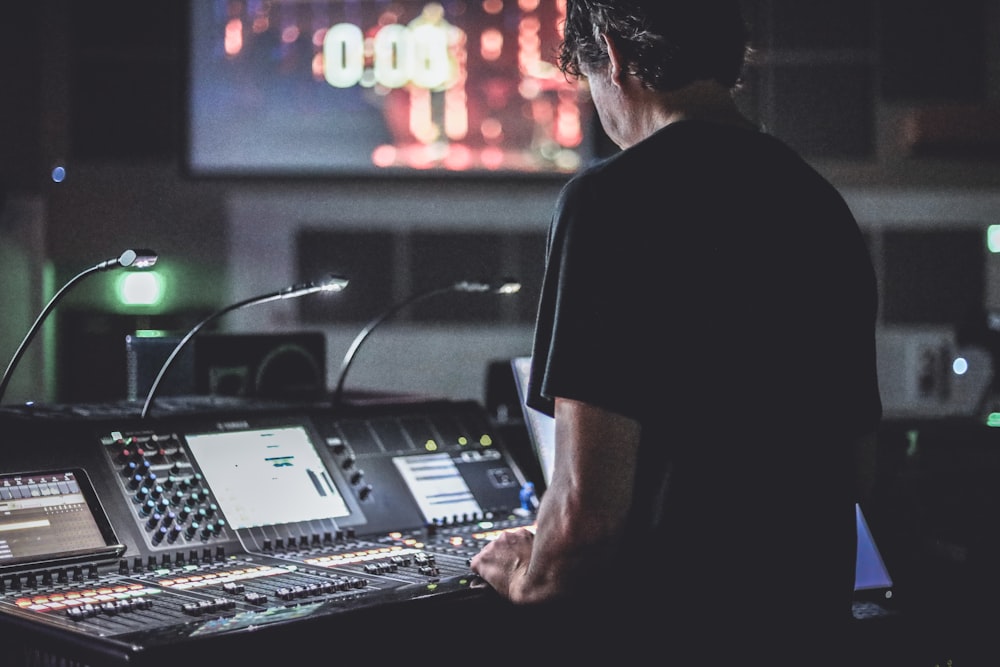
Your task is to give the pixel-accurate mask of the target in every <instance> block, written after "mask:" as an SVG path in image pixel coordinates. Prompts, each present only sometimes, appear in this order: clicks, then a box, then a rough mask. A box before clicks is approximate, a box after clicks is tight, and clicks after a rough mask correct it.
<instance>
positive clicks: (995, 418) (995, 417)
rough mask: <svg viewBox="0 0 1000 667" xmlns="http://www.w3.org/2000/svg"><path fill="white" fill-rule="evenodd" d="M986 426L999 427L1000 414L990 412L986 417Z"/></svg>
mask: <svg viewBox="0 0 1000 667" xmlns="http://www.w3.org/2000/svg"><path fill="white" fill-rule="evenodd" d="M986 425H987V426H993V427H996V426H1000V412H991V413H990V414H988V415H987V416H986Z"/></svg>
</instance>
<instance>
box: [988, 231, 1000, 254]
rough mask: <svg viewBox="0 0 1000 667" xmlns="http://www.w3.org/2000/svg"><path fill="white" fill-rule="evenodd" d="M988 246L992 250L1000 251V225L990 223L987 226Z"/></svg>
mask: <svg viewBox="0 0 1000 667" xmlns="http://www.w3.org/2000/svg"><path fill="white" fill-rule="evenodd" d="M986 247H987V248H989V249H990V252H1000V225H990V226H989V227H987V228H986Z"/></svg>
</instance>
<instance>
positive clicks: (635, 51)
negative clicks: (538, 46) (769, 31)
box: [558, 0, 749, 91]
mask: <svg viewBox="0 0 1000 667" xmlns="http://www.w3.org/2000/svg"><path fill="white" fill-rule="evenodd" d="M602 34H607V35H609V36H610V37H612V38H613V39H614V41H615V43H616V44H618V47H619V49H620V50H621V52H622V56H623V58H624V60H625V62H626V63H628V71H629V73H631V74H633V75H635V76H637V77H638V78H639V80H640V81H642V83H643V85H645V86H646V87H647V88H650V89H653V90H663V91H669V90H676V89H677V88H680V87H682V86H685V85H687V84H689V83H692V82H694V81H699V80H714V81H718V82H719V83H721V84H722V85H724V86H726V87H728V88H734V87H736V86H738V85H739V84H740V83H741V81H742V76H743V66H744V63H745V62H746V59H747V55H748V53H749V41H748V40H749V32H748V29H747V25H746V22H745V21H744V19H743V13H742V11H741V9H740V3H739V0H566V22H565V24H564V26H563V42H562V44H561V45H560V47H559V53H558V63H559V69H560V70H561V71H562V72H563V74H565V75H566V76H568V77H571V78H579V77H580V76H582V75H583V73H582V72H581V66H591V67H599V66H602V65H603V64H605V63H606V62H607V61H608V51H607V48H606V46H605V44H604V40H603V39H602V38H601V35H602Z"/></svg>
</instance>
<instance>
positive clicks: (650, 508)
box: [530, 121, 881, 622]
mask: <svg viewBox="0 0 1000 667" xmlns="http://www.w3.org/2000/svg"><path fill="white" fill-rule="evenodd" d="M876 311H877V290H876V284H875V276H874V272H873V269H872V265H871V261H870V257H869V255H868V251H867V248H866V246H865V243H864V239H863V236H862V234H861V232H860V230H859V228H858V225H857V223H856V221H855V219H854V217H853V215H852V214H851V212H850V210H849V208H848V207H847V205H846V204H845V202H844V201H843V199H842V197H841V196H840V195H839V194H838V193H837V192H836V190H835V189H834V188H833V187H832V186H831V185H830V184H829V183H828V182H827V181H826V180H825V179H823V178H822V177H821V176H820V175H819V174H818V173H817V172H816V171H815V170H814V169H812V168H811V167H810V166H809V165H808V164H807V163H806V162H804V161H803V160H802V159H801V158H800V157H799V156H797V155H796V154H795V153H794V152H792V151H791V150H789V149H788V148H787V147H786V146H784V145H783V144H782V143H780V142H779V141H777V140H776V139H775V138H773V137H771V136H769V135H767V134H764V133H760V132H755V131H752V130H746V129H742V128H736V127H731V126H723V125H716V124H710V123H704V122H700V121H682V122H677V123H674V124H671V125H668V126H667V127H665V128H663V129H661V130H660V131H658V132H657V133H656V134H654V135H653V136H651V137H649V138H648V139H646V140H645V141H643V142H641V143H639V144H637V145H635V146H633V147H631V148H630V149H627V150H624V151H622V152H620V153H618V154H617V155H615V156H613V157H611V158H609V159H607V160H605V161H603V162H601V163H598V164H596V165H595V166H593V167H591V168H588V169H586V170H585V171H583V172H581V173H580V174H579V175H577V176H576V177H575V178H574V179H572V180H571V181H570V182H569V183H567V185H566V186H565V187H564V189H563V191H562V193H561V195H560V198H559V201H558V203H557V206H556V211H555V216H554V219H553V221H552V226H551V227H550V230H549V241H548V256H547V262H546V273H545V279H544V283H543V289H542V295H541V299H540V303H539V311H538V321H537V326H536V332H535V341H534V346H533V352H532V354H533V358H534V364H533V370H532V381H531V388H530V391H531V403H532V405H533V406H534V407H536V408H538V409H541V410H543V411H546V412H549V413H550V414H551V411H552V399H553V398H554V397H556V396H558V397H564V398H570V399H575V400H579V401H583V402H587V403H590V404H593V405H597V406H600V407H602V408H606V409H608V410H612V411H614V412H618V413H620V414H624V415H627V416H630V417H633V418H635V419H637V420H638V421H639V422H640V423H641V425H642V440H641V444H640V452H639V461H638V480H637V482H636V489H635V498H634V502H633V510H632V523H631V528H630V535H629V542H628V551H627V553H624V554H622V561H621V562H620V563H618V564H617V565H616V568H615V569H616V570H617V571H620V570H621V568H623V567H625V568H628V567H631V566H632V565H635V564H638V563H641V564H642V567H643V568H644V569H645V570H646V572H645V574H644V575H643V584H642V586H640V587H639V588H640V589H641V590H636V591H634V593H635V594H636V595H637V596H649V595H650V594H651V593H652V592H654V591H655V592H656V593H655V594H656V596H657V597H659V598H662V599H663V600H664V602H663V605H664V606H663V607H662V608H661V612H662V613H660V614H659V615H658V616H661V617H667V616H669V615H674V616H676V617H677V618H683V619H685V620H684V622H690V621H691V620H692V614H697V613H702V614H715V613H719V611H720V609H721V608H720V607H719V605H726V608H728V609H731V610H732V618H731V619H730V621H731V622H736V621H735V619H736V618H743V617H745V615H746V614H747V613H750V612H751V610H755V609H759V610H761V612H762V613H768V610H767V609H765V607H768V606H769V604H768V603H769V602H773V607H774V608H775V609H777V607H779V606H781V605H786V604H789V603H794V602H801V603H803V604H804V605H805V606H804V609H805V610H806V611H805V612H804V615H802V616H801V617H800V618H801V619H803V622H805V619H809V618H810V613H815V614H818V615H822V614H826V613H827V612H828V611H829V610H831V609H834V608H835V609H836V610H837V611H836V613H838V614H843V613H848V614H849V611H850V595H851V591H852V589H853V577H854V569H853V568H854V555H855V543H854V538H855V523H854V495H853V494H854V488H855V487H854V482H853V479H854V478H853V467H852V466H853V463H852V449H851V447H849V446H848V444H847V443H848V441H849V439H850V438H851V437H853V436H857V435H859V434H862V433H865V432H869V431H872V430H873V429H874V428H875V426H876V425H877V423H878V420H879V419H880V417H881V403H880V400H879V394H878V382H877V377H876V365H875V318H876ZM614 456H615V453H614V451H613V450H611V449H609V451H608V457H609V458H611V457H614ZM623 594H624V595H625V596H626V597H627V596H628V595H630V594H631V593H630V592H628V591H625V592H624V593H623ZM703 605H704V607H703ZM684 610H689V611H690V613H688V612H687V611H684ZM810 610H811V611H810ZM770 611H774V609H771V610H770ZM721 613H722V616H720V617H719V622H723V621H722V619H723V618H725V617H726V613H727V612H721ZM748 620H749V619H748ZM758 620H759V619H758Z"/></svg>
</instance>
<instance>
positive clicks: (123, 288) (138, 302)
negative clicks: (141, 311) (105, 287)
mask: <svg viewBox="0 0 1000 667" xmlns="http://www.w3.org/2000/svg"><path fill="white" fill-rule="evenodd" d="M163 293H164V279H163V276H162V275H161V274H160V273H159V272H157V271H130V272H128V273H123V274H121V275H120V276H119V277H118V301H119V303H121V304H122V305H124V306H156V305H159V304H160V302H161V301H163Z"/></svg>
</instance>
